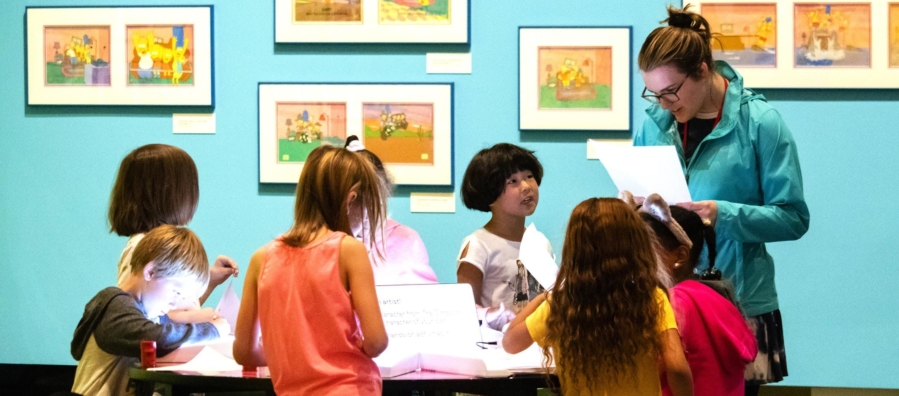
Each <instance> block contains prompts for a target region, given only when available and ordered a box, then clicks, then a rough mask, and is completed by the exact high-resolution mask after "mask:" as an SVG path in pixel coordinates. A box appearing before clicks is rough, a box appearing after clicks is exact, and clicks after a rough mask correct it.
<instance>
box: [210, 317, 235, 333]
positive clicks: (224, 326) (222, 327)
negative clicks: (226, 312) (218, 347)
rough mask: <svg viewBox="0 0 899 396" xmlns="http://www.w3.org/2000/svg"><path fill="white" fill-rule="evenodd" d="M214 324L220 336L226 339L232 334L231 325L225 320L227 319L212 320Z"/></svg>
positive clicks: (217, 318)
mask: <svg viewBox="0 0 899 396" xmlns="http://www.w3.org/2000/svg"><path fill="white" fill-rule="evenodd" d="M212 324H213V325H214V326H215V329H216V330H218V332H219V336H221V337H224V336H226V335H229V334H231V325H229V324H228V321H227V320H225V318H223V317H220V316H216V317H215V319H213V320H212Z"/></svg>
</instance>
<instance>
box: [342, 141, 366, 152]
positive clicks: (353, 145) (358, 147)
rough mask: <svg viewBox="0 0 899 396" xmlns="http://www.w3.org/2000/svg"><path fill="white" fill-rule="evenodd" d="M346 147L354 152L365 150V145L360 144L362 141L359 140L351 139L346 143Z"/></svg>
mask: <svg viewBox="0 0 899 396" xmlns="http://www.w3.org/2000/svg"><path fill="white" fill-rule="evenodd" d="M346 149H347V150H350V151H352V152H354V153H355V152H359V151H362V150H365V146H363V145H362V142H360V141H358V140H353V141H351V142H349V143H347V145H346Z"/></svg>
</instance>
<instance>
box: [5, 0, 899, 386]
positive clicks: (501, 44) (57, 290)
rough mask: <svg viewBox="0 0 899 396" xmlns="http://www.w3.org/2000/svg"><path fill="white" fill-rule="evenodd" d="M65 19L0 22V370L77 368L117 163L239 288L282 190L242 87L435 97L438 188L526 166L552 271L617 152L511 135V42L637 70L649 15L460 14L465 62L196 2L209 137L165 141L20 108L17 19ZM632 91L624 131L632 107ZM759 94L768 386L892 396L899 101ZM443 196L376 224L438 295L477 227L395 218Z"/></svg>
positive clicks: (153, 122) (640, 2) (898, 375)
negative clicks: (165, 154)
mask: <svg viewBox="0 0 899 396" xmlns="http://www.w3.org/2000/svg"><path fill="white" fill-rule="evenodd" d="M72 4H75V2H70V1H66V2H62V1H57V2H50V1H34V0H32V1H25V0H7V1H3V2H0V37H2V39H0V54H3V57H2V61H0V76H2V85H0V92H2V95H0V340H3V342H0V363H23V364H31V363H34V364H75V362H74V360H72V358H71V356H70V355H69V342H70V340H71V335H72V331H73V329H74V327H75V325H76V324H77V322H78V319H79V318H80V317H81V313H82V310H83V307H84V304H85V303H86V302H87V301H88V300H89V299H90V297H92V296H93V295H94V293H96V292H97V291H98V290H100V289H101V288H103V287H106V286H109V285H113V284H114V283H115V277H116V270H115V265H116V262H117V259H118V257H119V253H120V252H121V249H122V247H123V246H124V243H125V238H122V237H117V236H115V235H111V234H110V233H109V229H108V224H107V223H106V217H105V214H106V210H107V204H108V199H109V192H110V189H111V186H112V183H113V180H114V177H115V172H116V170H117V167H118V164H119V161H120V160H121V159H122V157H123V156H125V155H126V154H127V153H128V152H129V151H131V150H132V149H134V148H136V147H138V146H140V145H143V144H147V143H166V144H172V145H176V146H178V147H181V148H183V149H184V150H186V151H187V152H188V153H189V154H190V155H191V156H192V157H193V158H194V160H195V161H196V163H197V166H198V168H199V172H200V192H201V199H200V205H199V210H198V211H197V214H196V216H195V217H194V220H193V221H192V222H191V224H190V227H191V228H192V229H194V230H195V231H196V232H197V233H198V234H199V236H200V237H201V239H202V240H203V242H204V244H205V245H206V248H207V251H208V252H209V254H210V255H211V256H213V257H214V256H215V255H218V254H225V255H228V256H230V257H232V258H234V259H235V260H236V261H237V262H238V263H239V264H240V266H241V270H242V271H246V265H247V261H248V260H249V257H250V256H251V254H252V253H253V252H254V250H255V249H257V248H258V247H259V246H262V245H263V244H265V243H266V242H267V241H269V240H270V239H272V238H273V237H275V236H277V235H278V234H279V233H281V232H283V231H285V230H286V229H287V228H288V227H289V226H290V224H291V217H292V206H293V188H294V186H293V185H279V184H260V183H259V182H258V180H259V175H258V130H257V129H258V128H257V85H258V83H259V82H453V83H454V84H455V109H454V110H455V113H454V117H455V130H454V138H453V142H454V152H453V159H454V164H455V173H454V177H453V178H454V182H455V185H456V186H458V185H459V183H460V181H461V179H462V174H463V172H464V169H465V166H466V164H467V162H468V160H469V159H470V158H471V157H472V156H473V155H474V154H475V153H476V152H477V151H478V150H480V149H482V148H485V147H489V146H490V145H492V144H494V143H497V142H512V143H516V144H521V145H523V146H525V147H528V148H530V149H533V150H535V151H536V153H537V156H538V157H539V158H540V160H541V161H542V162H543V165H544V167H545V178H544V180H543V184H542V186H541V188H540V192H541V197H540V198H541V199H540V204H539V207H538V209H537V212H536V214H535V215H534V216H533V218H531V219H529V221H531V220H532V221H534V222H535V224H536V225H537V226H538V228H539V229H540V230H542V231H543V232H544V233H545V234H546V235H547V236H548V237H549V239H550V241H551V242H552V244H553V248H554V250H555V251H556V253H557V255H558V254H560V253H561V248H562V236H563V234H564V229H565V224H566V221H567V217H568V214H569V213H570V211H571V209H572V208H573V207H574V206H575V205H576V204H577V203H578V202H580V201H581V200H583V199H585V198H588V197H591V196H614V195H615V194H616V190H615V187H614V185H613V184H612V183H611V181H610V179H609V177H608V175H607V174H606V173H605V171H604V170H603V168H602V167H601V165H600V164H599V162H598V161H595V160H588V159H586V140H587V139H627V138H629V136H630V133H631V132H630V131H620V132H554V131H528V132H521V131H519V130H518V97H517V92H518V60H517V59H518V58H517V57H518V49H517V46H518V26H588V25H608V26H622V25H632V26H633V35H634V37H633V48H632V53H633V56H634V58H636V54H637V52H638V51H639V47H640V44H641V43H642V40H643V38H645V37H646V35H647V34H648V33H649V32H650V31H651V30H652V29H653V28H654V27H656V26H657V23H658V21H659V20H661V19H663V18H664V16H665V14H664V6H665V5H666V2H664V1H661V0H636V1H628V2H617V1H616V2H613V1H596V0H564V1H545V0H520V1H516V2H509V1H495V0H473V1H472V4H471V43H470V45H421V44H419V45H389V44H386V45H370V44H315V45H310V44H278V45H276V44H274V38H273V5H272V2H271V1H258V2H236V1H217V2H212V4H213V5H214V7H215V8H214V17H215V28H214V39H215V53H214V56H215V59H214V61H215V73H216V74H215V101H216V102H215V103H216V105H215V108H214V112H215V115H216V118H217V129H216V133H215V134H214V135H173V134H172V114H173V113H190V112H196V111H197V109H190V108H173V107H149V106H148V107H74V106H69V107H67V106H63V107H50V106H27V105H26V104H25V103H26V102H25V86H26V83H25V71H24V67H25V66H24V65H25V59H24V39H23V36H24V34H23V32H24V29H25V27H24V18H23V17H24V13H25V7H26V6H44V5H52V6H60V5H72ZM116 4H121V2H120V1H119V2H115V1H104V0H93V1H91V2H90V5H97V6H112V5H116ZM129 4H135V5H157V4H158V2H150V1H133V2H129ZM169 4H172V5H187V4H196V3H189V2H184V1H175V0H172V2H171V3H169ZM469 50H470V52H471V54H472V58H473V61H472V66H473V72H472V74H470V75H428V74H426V73H425V54H426V53H428V52H466V51H469ZM634 61H635V60H634ZM632 71H633V75H632V77H633V86H632V87H631V88H630V91H631V92H632V98H633V99H632V106H633V108H634V112H633V121H632V124H633V128H637V127H639V125H640V124H641V123H642V122H643V121H644V120H645V118H646V117H645V115H644V114H643V110H644V109H645V108H646V106H647V103H646V102H644V101H643V100H642V99H640V98H639V93H640V91H641V90H642V89H643V85H642V80H641V79H640V75H639V73H638V72H637V71H636V70H633V69H632ZM850 78H851V77H850ZM621 82H622V81H617V80H616V81H614V82H613V84H618V83H621ZM760 92H761V93H763V94H765V95H766V96H767V97H768V99H769V101H770V102H771V103H772V104H773V105H774V107H776V108H777V109H778V110H779V111H780V113H781V114H782V115H783V118H784V120H785V121H786V123H787V125H788V126H789V127H790V129H791V130H792V132H793V134H794V137H795V139H796V142H797V145H798V147H799V155H800V160H801V162H802V170H803V177H804V184H805V193H806V198H807V200H808V205H809V208H810V210H811V214H812V220H811V228H810V229H809V232H808V233H807V234H806V235H805V236H804V237H803V238H802V239H801V240H799V241H796V242H784V243H775V244H770V245H769V250H770V252H771V254H772V255H773V256H774V257H775V262H776V267H777V285H778V291H779V298H780V304H781V310H782V312H783V315H784V327H785V335H786V345H787V356H788V359H789V374H790V376H789V377H788V378H787V380H786V381H785V382H784V383H783V384H787V385H803V386H840V387H870V388H899V365H897V364H896V363H897V356H899V342H896V341H895V336H894V334H895V329H896V328H897V327H899V288H897V287H896V283H897V280H899V258H897V257H899V256H897V252H896V247H897V236H896V231H897V224H899V214H897V213H896V212H897V210H896V209H895V207H896V205H895V204H894V203H893V202H892V201H893V200H895V199H896V197H897V196H899V162H897V161H896V160H895V151H896V150H895V147H894V146H895V144H894V142H895V140H896V137H895V136H896V126H895V125H896V117H897V116H899V91H896V90H839V89H828V90H813V89H808V90H784V89H782V90H777V89H766V90H760ZM200 110H201V111H212V110H213V109H200ZM452 191H454V190H453V189H452V188H449V187H414V188H413V187H400V188H398V190H397V192H396V195H395V196H394V197H393V198H391V200H390V213H391V215H392V216H393V217H394V218H395V219H397V220H398V221H400V222H401V223H404V224H408V225H410V226H411V227H413V228H415V229H416V230H418V232H419V233H420V234H421V236H422V238H423V239H424V242H425V244H426V246H427V248H428V253H429V255H430V260H431V265H432V266H433V267H434V269H435V271H436V272H437V274H438V278H439V280H440V281H441V282H454V281H455V257H456V254H457V253H458V250H459V244H460V242H461V240H462V238H463V237H465V236H466V235H468V234H469V233H470V232H472V231H473V230H474V229H476V228H478V227H480V226H482V225H483V224H484V223H485V222H486V221H487V220H488V218H489V215H487V214H485V213H479V212H473V211H470V210H467V209H465V208H464V206H463V205H462V203H461V200H460V199H459V198H458V196H457V197H456V212H455V213H450V214H424V213H410V211H409V203H410V200H409V194H410V193H413V192H452ZM242 282H243V276H241V277H240V278H238V279H237V280H236V281H235V286H236V287H237V288H238V289H240V287H241V285H242ZM220 292H221V290H219V291H217V292H216V293H215V294H214V295H213V296H212V298H210V301H213V302H214V301H217V299H218V296H219V295H220Z"/></svg>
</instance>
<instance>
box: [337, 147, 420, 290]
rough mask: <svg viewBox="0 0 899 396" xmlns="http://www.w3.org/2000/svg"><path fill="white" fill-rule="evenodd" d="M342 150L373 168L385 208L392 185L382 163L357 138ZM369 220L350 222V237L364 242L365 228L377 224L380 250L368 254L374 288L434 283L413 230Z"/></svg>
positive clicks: (394, 222) (377, 243)
mask: <svg viewBox="0 0 899 396" xmlns="http://www.w3.org/2000/svg"><path fill="white" fill-rule="evenodd" d="M345 147H346V149H347V150H350V151H352V152H355V153H358V154H359V155H360V156H362V157H363V158H365V159H366V160H368V161H369V162H371V164H372V165H374V167H375V170H376V171H377V173H378V180H379V181H380V182H381V188H382V190H381V191H382V193H383V198H384V203H385V205H386V203H387V198H388V197H389V196H390V194H391V193H392V192H393V182H391V181H390V177H389V176H388V175H387V170H386V169H385V168H384V163H382V162H381V159H380V158H378V156H377V155H376V154H375V153H373V152H371V151H369V150H366V149H365V146H363V145H362V142H360V141H359V138H357V137H356V136H350V137H348V138H347V140H346V145H345ZM370 220H371V219H365V218H363V219H353V221H351V222H352V224H351V226H352V229H353V236H354V237H356V239H359V240H361V241H365V234H366V231H368V228H369V227H370V226H371V225H373V224H380V227H381V230H380V231H378V232H377V233H376V235H377V238H378V240H377V242H376V243H375V247H376V248H377V249H379V250H382V251H380V252H379V251H377V250H372V251H369V254H368V258H369V260H371V264H372V270H373V271H374V274H375V284H376V285H402V284H420V283H437V275H436V274H435V273H434V270H433V269H431V266H430V265H429V263H428V251H427V249H425V244H424V242H423V241H422V240H421V237H420V236H419V235H418V233H417V232H415V230H413V229H412V228H411V227H409V226H405V225H402V224H400V223H398V222H396V221H395V220H393V219H391V218H389V217H386V216H385V218H384V219H382V220H384V221H382V222H380V223H373V222H371V221H370ZM379 253H380V254H379Z"/></svg>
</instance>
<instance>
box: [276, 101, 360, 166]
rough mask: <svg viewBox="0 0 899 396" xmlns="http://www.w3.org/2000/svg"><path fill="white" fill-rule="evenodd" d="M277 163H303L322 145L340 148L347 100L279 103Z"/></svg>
mask: <svg viewBox="0 0 899 396" xmlns="http://www.w3.org/2000/svg"><path fill="white" fill-rule="evenodd" d="M275 108H276V117H277V124H276V125H277V132H276V136H277V139H278V154H277V155H278V158H277V162H278V163H303V162H306V158H308V157H309V153H311V152H312V150H313V149H315V148H316V147H319V146H321V145H323V144H329V145H333V146H338V147H343V143H344V142H345V141H346V137H347V129H346V103H319V102H279V103H277V104H276V106H275Z"/></svg>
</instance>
